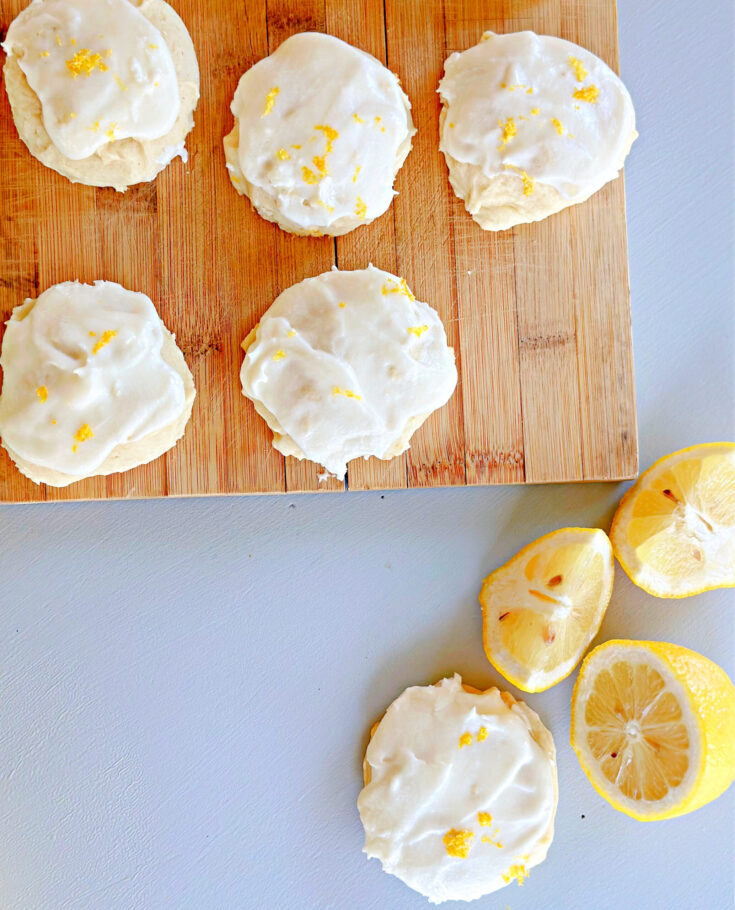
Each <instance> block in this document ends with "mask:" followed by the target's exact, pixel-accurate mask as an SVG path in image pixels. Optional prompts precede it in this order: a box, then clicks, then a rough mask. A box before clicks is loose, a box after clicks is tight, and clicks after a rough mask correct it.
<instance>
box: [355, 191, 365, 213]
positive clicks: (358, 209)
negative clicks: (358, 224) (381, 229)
mask: <svg viewBox="0 0 735 910" xmlns="http://www.w3.org/2000/svg"><path fill="white" fill-rule="evenodd" d="M355 214H356V215H357V217H358V218H364V217H365V215H366V214H367V204H366V203H365V202H363V201H362V197H361V196H358V197H357V200H356V202H355Z"/></svg>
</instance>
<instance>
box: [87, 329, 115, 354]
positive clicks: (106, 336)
mask: <svg viewBox="0 0 735 910" xmlns="http://www.w3.org/2000/svg"><path fill="white" fill-rule="evenodd" d="M115 335H117V330H116V329H107V330H106V331H104V332H103V333H102V337H101V338H100V340H99V341H98V342H97V344H96V345H95V346H94V347H93V348H92V353H93V354H99V352H100V351H101V350H102V348H103V347H104V346H105V345H106V344H109V343H110V342H111V341H112V339H113V338H114V337H115Z"/></svg>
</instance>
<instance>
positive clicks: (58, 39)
mask: <svg viewBox="0 0 735 910" xmlns="http://www.w3.org/2000/svg"><path fill="white" fill-rule="evenodd" d="M56 43H57V44H58V45H59V47H61V38H60V37H59V36H58V35H57V36H56Z"/></svg>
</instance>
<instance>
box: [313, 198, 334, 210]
mask: <svg viewBox="0 0 735 910" xmlns="http://www.w3.org/2000/svg"><path fill="white" fill-rule="evenodd" d="M317 205H320V206H321V207H322V208H323V209H326V210H327V211H328V212H330V213H331V212H333V211H334V206H333V205H327V203H326V202H325V201H324V200H323V199H317Z"/></svg>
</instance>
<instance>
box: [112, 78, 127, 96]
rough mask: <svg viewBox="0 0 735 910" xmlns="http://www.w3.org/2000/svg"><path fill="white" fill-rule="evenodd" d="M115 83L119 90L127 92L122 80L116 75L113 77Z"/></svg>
mask: <svg viewBox="0 0 735 910" xmlns="http://www.w3.org/2000/svg"><path fill="white" fill-rule="evenodd" d="M115 82H117V84H118V85H119V86H120V88H121V89H122V90H123V91H124V92H127V90H128V87H127V85H125V83H124V82H123V81H122V79H121V78H120V77H119V76H118V75H115Z"/></svg>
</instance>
